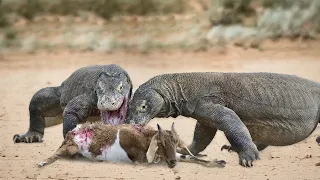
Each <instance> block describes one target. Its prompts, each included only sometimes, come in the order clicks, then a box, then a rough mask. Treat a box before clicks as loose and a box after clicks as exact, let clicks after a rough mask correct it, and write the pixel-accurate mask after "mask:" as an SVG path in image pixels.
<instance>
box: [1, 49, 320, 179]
mask: <svg viewBox="0 0 320 180" xmlns="http://www.w3.org/2000/svg"><path fill="white" fill-rule="evenodd" d="M287 45H288V44H287ZM287 45H285V44H279V46H277V47H274V48H270V49H269V50H268V51H267V52H258V51H255V50H247V51H244V50H240V49H232V50H230V51H228V53H227V54H225V55H218V54H215V53H212V52H206V53H197V54H195V53H179V52H177V53H170V54H168V53H152V54H149V55H138V54H124V53H116V54H108V55H98V54H92V53H68V52H59V53H55V54H53V53H45V52H39V53H37V54H31V55H26V54H19V53H16V54H11V55H4V56H3V57H2V60H0V77H1V78H0V132H1V136H0V159H1V161H0V179H145V180H147V179H148V180H149V179H172V180H173V179H201V180H206V179H258V180H262V179H264V180H267V179H269V180H273V179H290V180H294V179H313V180H315V179H320V167H319V166H316V165H315V164H316V163H318V162H320V146H318V145H317V144H316V142H315V139H316V137H317V136H319V135H320V128H317V129H316V130H315V132H314V133H313V134H312V135H311V136H310V137H309V138H308V139H306V140H304V141H302V142H300V143H297V144H295V145H291V146H287V147H268V148H267V149H266V150H265V151H263V153H262V154H261V160H260V161H256V162H254V167H253V168H243V167H241V166H240V165H238V159H237V155H236V154H235V153H228V152H221V151H220V150H219V149H220V147H221V146H222V145H223V144H225V143H227V141H226V138H225V137H224V136H223V134H222V133H221V132H218V134H217V135H216V137H215V139H214V140H213V141H212V143H211V144H210V146H209V147H208V148H207V149H206V150H205V151H204V152H203V153H205V154H208V159H213V158H218V159H223V160H225V161H226V162H227V166H226V167H225V168H223V169H219V168H206V167H202V166H200V165H196V164H186V163H179V164H178V165H177V167H176V168H175V169H174V170H172V169H168V168H167V167H166V166H162V165H153V166H144V165H131V164H112V163H98V162H89V161H87V160H83V159H76V160H68V159H63V160H59V161H57V162H56V163H54V164H52V165H50V166H48V167H45V168H43V169H38V168H37V167H36V164H37V163H38V162H40V161H41V160H43V159H44V158H47V157H48V156H50V155H51V154H52V153H53V152H54V151H55V150H56V149H57V148H58V146H59V145H60V143H61V142H62V126H61V125H57V126H54V127H51V128H48V129H46V130H45V136H44V142H43V143H37V144H24V143H21V144H14V143H13V141H12V137H13V135H14V134H15V133H24V132H25V131H26V130H27V129H28V125H29V119H28V105H29V101H30V98H31V97H32V95H33V94H34V93H35V92H36V91H37V90H39V89H40V88H43V87H46V86H57V85H59V84H60V83H61V82H62V81H63V80H64V79H65V78H66V77H68V76H69V75H70V74H71V73H72V72H73V71H74V70H76V69H78V68H79V67H82V66H86V65H91V64H110V63H116V64H119V65H120V66H122V67H124V68H125V69H126V70H127V71H128V72H129V74H130V76H131V78H132V80H133V83H134V86H135V88H137V87H138V86H139V84H141V83H143V82H144V81H146V80H148V79H149V78H151V77H153V76H155V75H158V74H161V73H167V72H191V71H221V72H227V71H232V72H235V71H237V72H253V71H269V72H280V73H288V74H296V75H299V76H302V77H305V78H309V79H312V80H316V81H319V82H320V68H319V67H320V59H319V57H320V52H319V51H318V50H319V47H320V45H319V43H318V44H313V45H311V46H309V47H308V48H305V46H304V48H301V47H299V46H300V45H296V46H295V47H291V49H288V48H286V47H287ZM291 46H292V45H291ZM270 47H271V46H270ZM0 59H1V58H0ZM173 120H174V121H176V129H177V131H178V133H179V134H180V135H181V136H182V138H183V139H184V140H185V142H187V143H190V142H191V139H192V136H193V129H194V125H195V121H194V120H193V119H188V118H183V117H179V118H177V119H173V118H169V119H154V120H152V121H151V123H150V124H151V125H152V126H155V124H156V123H160V125H162V126H163V128H169V127H170V124H171V123H172V121H173ZM270 136H272V134H270ZM308 155H311V158H304V157H306V156H308Z"/></svg>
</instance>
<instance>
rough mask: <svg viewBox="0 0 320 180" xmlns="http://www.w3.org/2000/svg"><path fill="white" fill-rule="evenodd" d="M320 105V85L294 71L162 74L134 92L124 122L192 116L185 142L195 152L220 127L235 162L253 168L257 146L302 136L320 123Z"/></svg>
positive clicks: (282, 143)
mask: <svg viewBox="0 0 320 180" xmlns="http://www.w3.org/2000/svg"><path fill="white" fill-rule="evenodd" d="M319 108H320V84H318V83H316V82H313V81H310V80H307V79H303V78H300V77H297V76H293V75H284V74H276V73H213V72H212V73H211V72H204V73H177V74H163V75H159V76H156V77H153V78H152V79H150V80H148V81H147V82H145V83H144V84H142V85H140V86H139V88H138V89H137V90H136V91H135V93H134V95H133V98H132V100H131V101H130V102H129V107H128V113H127V120H126V121H125V122H126V123H131V124H132V123H141V124H143V123H148V122H149V121H150V120H151V119H153V118H155V117H160V118H161V117H174V118H175V117H177V116H179V115H182V116H185V117H191V118H194V119H196V120H197V124H196V126H195V130H194V137H193V141H192V143H191V144H190V145H189V146H188V148H189V149H190V151H191V152H192V153H193V154H195V155H196V154H198V153H199V152H201V151H203V150H204V149H205V148H206V147H207V146H208V145H209V144H210V142H211V141H212V139H213V138H214V136H215V134H216V131H217V130H221V131H223V132H224V134H225V136H226V137H227V139H228V141H229V142H230V144H231V147H230V148H231V149H232V150H234V151H236V152H237V153H238V156H239V163H240V164H241V165H243V166H249V167H251V166H252V162H253V161H254V160H257V159H259V152H258V150H259V151H261V150H263V149H265V148H266V147H267V146H268V145H271V146H286V145H292V144H294V143H297V142H299V141H302V140H304V139H306V138H307V137H308V136H309V135H310V134H311V133H312V132H313V131H314V130H315V128H316V126H317V125H318V123H319V112H320V111H319V110H320V109H319ZM318 141H319V142H320V140H318ZM181 153H183V154H187V152H184V150H181Z"/></svg>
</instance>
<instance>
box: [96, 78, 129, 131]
mask: <svg viewBox="0 0 320 180" xmlns="http://www.w3.org/2000/svg"><path fill="white" fill-rule="evenodd" d="M95 93H96V95H97V107H98V109H99V110H100V115H101V118H102V120H103V122H104V123H105V124H113V125H118V124H123V123H124V120H125V119H126V115H127V114H126V113H127V107H128V102H129V99H130V97H131V93H132V84H131V80H130V78H129V77H127V76H126V75H125V74H123V73H113V74H108V73H101V74H100V76H99V78H98V80H97V84H96V87H95Z"/></svg>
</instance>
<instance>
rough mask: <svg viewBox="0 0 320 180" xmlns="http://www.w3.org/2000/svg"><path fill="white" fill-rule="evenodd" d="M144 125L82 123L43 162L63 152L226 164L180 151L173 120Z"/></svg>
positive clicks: (116, 158) (104, 158)
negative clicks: (168, 126) (166, 123)
mask: <svg viewBox="0 0 320 180" xmlns="http://www.w3.org/2000/svg"><path fill="white" fill-rule="evenodd" d="M157 127H158V129H157V130H153V129H152V128H151V127H147V126H141V125H126V124H123V125H118V126H113V125H110V124H102V123H101V122H98V123H93V124H90V123H85V124H79V125H78V126H77V127H76V128H75V129H73V130H72V131H70V132H68V134H67V136H66V138H65V139H64V141H63V143H62V145H61V146H60V148H59V149H58V150H57V151H56V152H55V154H54V155H53V156H51V157H49V158H48V159H46V160H44V161H42V162H40V163H39V164H38V165H39V167H42V166H44V165H48V164H51V163H53V162H54V161H56V160H57V159H58V158H60V157H62V156H74V155H76V154H80V155H83V156H84V157H86V158H89V159H91V160H97V161H109V162H132V163H146V162H148V163H157V162H159V161H160V160H161V159H162V160H163V161H165V162H166V164H167V166H168V167H170V168H173V167H174V166H175V165H176V162H177V160H178V161H179V160H181V161H184V162H194V163H199V164H202V165H206V166H211V167H224V165H225V162H224V161H217V160H214V161H205V160H202V159H198V158H196V157H194V156H193V155H187V156H186V155H182V154H179V153H177V152H176V149H177V147H180V148H186V147H185V146H184V144H183V142H182V141H181V139H180V138H179V136H178V134H177V133H176V131H175V129H174V124H172V127H171V130H170V131H168V130H162V129H161V127H160V126H159V125H157Z"/></svg>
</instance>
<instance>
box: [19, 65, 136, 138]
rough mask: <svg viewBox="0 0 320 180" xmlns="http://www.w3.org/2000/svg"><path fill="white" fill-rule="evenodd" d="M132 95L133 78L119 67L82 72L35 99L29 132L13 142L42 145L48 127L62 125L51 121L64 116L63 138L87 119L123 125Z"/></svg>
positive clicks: (44, 91)
mask: <svg viewBox="0 0 320 180" xmlns="http://www.w3.org/2000/svg"><path fill="white" fill-rule="evenodd" d="M131 93H132V83H131V80H130V77H129V75H128V74H127V72H126V71H125V70H124V69H122V68H121V67H120V66H118V65H114V64H111V65H94V66H87V67H83V68H80V69H78V70H76V71H75V72H73V73H72V74H71V75H70V76H69V77H68V78H67V79H66V80H65V81H63V82H62V84H61V86H57V87H46V88H43V89H40V90H39V91H38V92H36V93H35V94H34V95H33V97H32V99H31V101H30V105H29V114H30V127H29V130H28V132H27V133H25V134H23V135H18V134H16V135H14V137H13V139H14V142H15V143H18V142H25V143H32V142H41V141H42V138H43V135H44V128H45V127H49V126H51V125H56V124H59V123H61V121H59V120H60V119H61V118H51V120H50V118H49V117H61V116H62V118H63V137H65V135H66V133H67V132H68V131H70V130H72V129H73V128H75V127H76V125H77V124H78V123H81V122H85V121H87V118H88V117H94V119H96V120H100V118H99V116H101V119H102V120H103V122H104V123H108V124H113V125H118V124H123V122H124V119H125V118H126V112H127V103H128V101H129V99H130V97H131ZM94 119H91V120H94ZM94 121H95V120H94Z"/></svg>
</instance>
